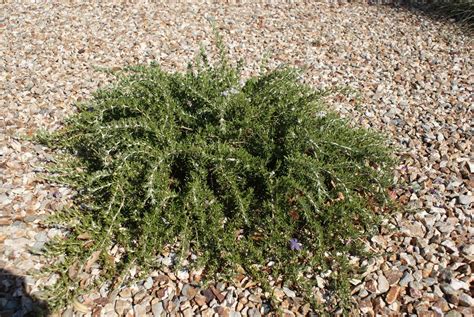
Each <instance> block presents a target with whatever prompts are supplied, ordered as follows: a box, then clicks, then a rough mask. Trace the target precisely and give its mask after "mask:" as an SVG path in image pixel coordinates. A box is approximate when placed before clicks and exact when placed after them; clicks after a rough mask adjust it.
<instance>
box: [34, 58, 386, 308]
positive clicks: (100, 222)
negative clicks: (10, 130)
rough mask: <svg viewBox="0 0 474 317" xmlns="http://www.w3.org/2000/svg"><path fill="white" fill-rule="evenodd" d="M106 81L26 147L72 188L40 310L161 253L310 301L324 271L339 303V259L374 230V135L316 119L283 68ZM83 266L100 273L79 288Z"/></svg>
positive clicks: (377, 159) (380, 170)
mask: <svg viewBox="0 0 474 317" xmlns="http://www.w3.org/2000/svg"><path fill="white" fill-rule="evenodd" d="M222 56H224V55H222ZM118 77H119V78H118V81H117V83H116V84H115V85H112V86H110V87H107V88H105V89H103V90H100V91H98V92H97V93H95V95H94V97H93V98H92V99H91V100H90V101H88V102H87V103H85V104H83V105H81V106H80V112H79V113H77V114H76V115H74V116H72V117H71V118H70V119H69V120H68V121H67V123H66V124H65V126H64V128H63V129H61V130H60V131H58V132H56V133H54V134H52V135H45V136H42V137H40V139H41V140H42V141H43V142H45V143H46V144H49V145H50V146H51V147H52V148H54V149H56V150H57V151H58V153H62V154H61V156H62V157H61V158H60V159H59V160H58V161H59V163H57V164H56V165H55V166H54V167H53V168H52V169H51V172H53V173H55V174H56V176H57V177H56V179H57V180H59V181H61V182H64V183H65V184H68V185H69V186H71V187H72V188H74V189H76V191H77V195H76V196H75V197H74V200H75V204H74V206H73V207H70V208H68V209H67V210H64V211H63V212H61V213H58V214H56V215H55V217H54V218H53V220H52V222H53V223H54V224H56V225H57V224H62V225H65V226H66V228H68V229H69V232H70V234H69V235H68V237H67V238H66V239H57V240H56V241H55V242H53V243H52V244H50V246H49V252H50V253H49V254H50V255H51V256H55V255H57V256H61V258H62V260H61V261H60V262H58V263H57V264H56V265H55V266H52V267H51V268H50V269H51V271H53V272H56V273H58V274H59V276H60V278H59V280H58V283H56V285H55V286H54V288H53V289H52V290H51V294H54V295H52V297H54V298H51V302H52V303H55V304H56V305H64V304H65V303H66V302H67V301H69V300H71V299H72V298H73V297H75V296H77V295H79V294H82V293H85V292H86V291H87V289H88V288H90V287H93V286H94V285H95V286H97V285H99V284H101V283H102V282H104V281H106V280H109V281H110V280H112V281H114V284H113V285H112V286H111V287H113V286H114V285H115V286H117V285H119V284H120V283H122V282H123V281H126V280H127V279H128V278H129V277H128V276H127V274H128V273H129V270H128V269H129V268H130V267H131V266H132V265H138V266H139V270H140V271H141V272H144V273H146V272H147V271H148V272H149V270H150V269H152V268H159V267H160V262H159V261H158V260H157V259H158V257H159V255H160V254H161V252H163V250H164V249H167V250H170V249H172V250H174V251H176V252H177V254H179V258H178V261H177V266H178V267H179V265H180V264H183V263H185V262H189V264H188V265H189V266H190V267H199V268H204V274H205V277H206V278H208V279H216V278H219V279H221V278H224V279H225V278H229V277H232V276H233V275H234V274H237V272H244V271H245V274H247V275H249V276H251V277H252V278H254V279H255V280H257V281H259V282H261V283H262V284H263V286H264V287H268V285H269V281H270V280H271V279H273V280H274V281H275V280H278V279H280V280H281V281H283V283H285V284H286V285H290V286H291V287H294V288H295V289H297V290H299V291H300V293H301V294H302V295H303V296H305V297H306V298H307V299H310V300H314V296H313V287H315V285H316V279H315V278H314V277H315V274H319V273H322V272H326V273H327V272H329V273H328V274H329V278H328V279H329V280H330V281H331V283H332V284H331V285H329V286H328V289H331V290H334V291H335V292H334V294H335V295H334V299H335V303H336V304H335V305H334V306H327V307H326V308H329V309H333V308H337V306H338V305H339V306H341V305H345V304H347V299H348V296H349V286H348V282H347V280H348V274H350V266H349V265H348V264H347V263H348V256H349V255H355V254H360V253H361V252H363V248H362V245H361V241H362V239H363V238H364V237H365V236H367V235H370V234H371V232H373V230H376V229H377V225H378V224H379V216H378V215H377V212H376V211H377V210H380V209H381V208H383V207H384V206H386V203H387V196H386V188H387V187H388V186H390V184H391V179H392V178H391V174H390V169H391V165H392V161H391V159H390V151H389V149H388V148H387V147H386V146H385V142H384V139H383V138H382V137H381V136H379V135H377V134H375V133H373V132H370V131H368V130H365V129H361V128H354V127H350V125H349V124H348V122H346V121H344V120H342V119H340V118H339V117H338V116H337V115H336V114H334V113H332V112H331V111H329V110H328V109H327V108H326V107H325V106H324V105H323V104H322V102H321V100H320V97H321V95H320V93H319V92H318V91H315V90H313V89H312V88H310V87H308V86H306V85H304V84H302V83H301V82H300V80H299V72H298V71H297V70H294V69H289V68H282V69H277V70H274V71H270V72H267V73H265V74H262V75H260V76H258V77H254V78H250V79H249V80H247V81H245V82H244V81H242V79H241V77H240V74H239V69H238V68H235V67H233V66H231V65H229V64H228V63H227V61H226V59H225V57H222V58H221V60H220V61H219V62H218V63H215V64H210V63H208V62H207V58H206V57H205V55H204V54H202V55H201V58H198V59H197V61H196V62H195V63H194V65H193V66H190V67H189V70H188V71H187V72H186V73H184V74H182V73H167V72H164V71H162V70H161V69H160V67H159V66H157V65H150V66H138V67H132V68H129V69H127V70H126V71H125V72H122V73H120V74H119V75H118ZM117 248H118V249H117ZM117 250H118V251H117ZM191 253H192V254H194V255H195V256H193V257H190V254H191ZM114 256H115V257H119V260H114ZM185 259H186V261H185V262H183V261H184V260H185ZM269 262H271V264H272V265H271V266H270V265H268V263H269ZM91 263H93V264H94V265H96V266H97V265H98V266H100V274H99V275H98V276H97V277H96V278H95V280H92V279H91V278H90V276H89V275H88V274H86V275H85V276H86V277H88V280H87V281H84V279H82V280H81V276H84V273H87V271H90V269H91V267H92V264H91ZM71 268H72V270H71ZM71 271H72V272H71ZM331 272H332V273H331ZM313 303H315V302H314V301H313ZM315 305H316V303H315Z"/></svg>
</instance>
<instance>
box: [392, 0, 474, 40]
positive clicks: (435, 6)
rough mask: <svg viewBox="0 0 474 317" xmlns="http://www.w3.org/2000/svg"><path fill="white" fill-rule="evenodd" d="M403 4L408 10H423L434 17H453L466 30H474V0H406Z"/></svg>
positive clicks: (470, 32)
mask: <svg viewBox="0 0 474 317" xmlns="http://www.w3.org/2000/svg"><path fill="white" fill-rule="evenodd" d="M401 5H402V6H403V7H405V8H407V9H408V10H412V11H416V12H422V13H423V14H425V15H427V16H429V17H430V18H432V19H442V20H448V19H452V20H453V21H455V22H456V23H458V24H459V25H460V26H461V27H462V28H463V29H464V30H465V31H466V32H468V33H469V34H472V32H473V31H474V1H472V0H431V1H426V0H405V1H401Z"/></svg>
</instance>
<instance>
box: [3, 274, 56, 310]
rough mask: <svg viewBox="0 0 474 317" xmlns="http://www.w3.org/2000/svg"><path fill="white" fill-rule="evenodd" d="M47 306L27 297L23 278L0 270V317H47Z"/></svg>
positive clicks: (38, 300) (36, 299) (34, 298)
mask: <svg viewBox="0 0 474 317" xmlns="http://www.w3.org/2000/svg"><path fill="white" fill-rule="evenodd" d="M49 313H50V311H49V307H48V304H47V303H46V302H44V301H42V300H40V299H38V298H36V297H35V296H33V295H29V294H28V291H27V287H26V282H25V278H24V277H22V276H18V275H15V274H13V273H12V272H10V271H9V270H6V269H2V268H0V316H2V317H3V316H5V317H7V316H18V317H20V316H22V317H23V316H25V317H40V316H49Z"/></svg>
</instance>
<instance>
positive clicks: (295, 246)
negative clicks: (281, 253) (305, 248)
mask: <svg viewBox="0 0 474 317" xmlns="http://www.w3.org/2000/svg"><path fill="white" fill-rule="evenodd" d="M290 249H291V250H296V251H299V250H301V243H299V242H298V239H296V238H293V239H290Z"/></svg>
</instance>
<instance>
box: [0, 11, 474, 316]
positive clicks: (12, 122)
mask: <svg viewBox="0 0 474 317" xmlns="http://www.w3.org/2000/svg"><path fill="white" fill-rule="evenodd" d="M0 12H1V14H2V15H3V16H1V17H0V29H1V34H2V36H1V42H2V44H1V47H0V49H1V51H0V63H1V64H0V70H1V81H0V83H1V89H0V185H1V186H0V268H1V269H0V315H1V316H23V315H25V314H27V313H28V312H30V311H31V310H32V309H33V307H34V306H35V303H34V302H33V299H32V298H30V297H29V296H28V294H30V295H31V296H35V295H38V294H37V292H38V290H39V288H38V287H39V285H41V284H48V283H51V282H52V281H53V280H54V278H55V277H54V276H52V277H50V278H48V279H40V280H37V279H35V278H33V277H32V276H33V274H34V272H36V271H38V270H39V269H40V268H41V267H42V266H43V265H44V264H45V263H46V261H47V259H45V258H43V257H41V256H40V255H37V253H38V251H40V250H41V248H42V247H43V245H44V243H45V242H46V241H48V239H50V238H51V237H53V236H55V235H58V234H62V233H61V231H60V230H58V229H45V228H44V227H43V226H41V223H42V221H43V219H44V217H45V216H46V215H47V214H48V213H50V212H52V211H54V210H57V209H58V208H60V206H62V205H64V204H67V203H69V202H68V199H67V197H68V195H69V191H68V189H66V188H58V187H54V186H51V185H48V184H45V183H44V182H42V181H41V180H39V179H38V177H37V174H38V172H41V164H42V162H45V161H47V160H50V159H51V153H48V152H47V150H46V149H45V148H43V147H41V146H37V145H34V144H32V143H31V142H28V141H25V139H24V136H25V135H26V136H27V135H31V134H32V133H34V132H35V131H36V130H37V129H48V130H53V129H57V128H58V127H59V126H60V124H61V121H62V120H63V119H64V118H65V116H67V115H68V114H71V113H72V112H73V111H74V106H73V103H74V102H75V101H78V100H81V99H84V98H87V97H88V96H90V94H91V92H92V91H94V90H95V89H96V88H97V87H99V86H101V85H104V84H105V83H107V82H108V81H109V80H110V78H109V77H108V76H107V75H106V74H105V73H100V72H97V71H96V68H97V67H99V68H101V67H112V68H114V67H118V68H120V67H123V66H125V65H130V64H136V63H144V62H149V61H152V60H155V61H157V62H159V63H160V64H161V65H163V67H164V68H165V69H167V70H173V71H176V70H184V69H185V67H186V62H187V61H189V60H190V59H191V58H192V57H193V56H194V55H195V53H196V52H197V49H198V48H199V43H201V42H203V43H204V44H205V45H209V44H210V39H212V27H211V25H210V23H209V20H211V21H215V22H216V23H217V25H218V26H219V28H220V30H221V34H222V35H223V36H224V38H225V41H226V44H227V45H228V46H229V47H230V51H231V57H233V58H243V59H244V60H245V61H246V62H247V65H248V66H249V67H248V68H247V69H246V72H247V74H250V73H251V71H252V70H255V69H258V65H259V61H260V60H261V57H262V56H263V55H264V53H266V52H269V53H270V55H269V56H270V60H269V66H276V65H280V64H282V63H287V64H290V65H296V66H303V65H309V66H310V67H309V68H308V71H307V73H306V75H305V78H306V79H307V80H308V81H309V82H310V83H312V84H313V85H315V86H317V87H352V88H353V89H354V92H349V94H345V95H344V94H342V93H337V92H335V93H333V94H331V96H330V97H328V99H329V102H331V104H332V105H333V106H334V107H335V108H336V109H337V110H338V111H339V112H340V113H341V114H342V115H344V116H346V117H349V118H351V120H353V122H354V123H356V124H362V125H366V126H372V127H374V128H375V129H378V130H381V131H383V132H385V133H386V134H387V135H388V136H389V137H390V138H391V139H392V140H393V146H396V147H397V148H398V149H399V150H398V153H399V156H400V157H401V164H400V166H399V168H398V170H397V178H399V184H400V185H399V187H398V188H397V189H395V190H394V193H393V195H394V198H396V199H397V200H399V201H400V202H401V203H402V204H403V205H404V206H405V209H406V210H408V212H407V213H405V214H403V215H402V214H395V215H394V216H393V217H391V219H390V220H389V224H388V227H389V228H390V227H391V228H393V229H394V230H386V231H384V232H381V233H380V235H378V236H375V237H374V238H373V239H372V241H370V247H371V248H373V249H376V250H379V251H382V255H380V256H378V257H375V258H374V259H371V260H370V261H365V262H363V263H358V265H360V266H364V267H366V273H365V274H364V275H363V277H362V278H361V279H353V280H352V284H353V294H354V301H355V303H356V307H357V309H358V311H359V312H360V314H361V315H367V316H374V315H375V314H378V315H383V316H389V315H394V316H396V315H401V314H404V313H406V314H408V315H419V316H443V315H445V316H451V317H454V316H472V315H474V311H473V306H474V300H473V297H472V296H473V288H472V286H473V285H472V283H473V278H472V269H473V261H474V244H473V242H474V241H473V240H474V239H473V237H474V235H473V233H474V230H473V227H472V225H471V224H472V217H473V214H472V209H471V208H472V206H473V200H474V199H473V192H472V188H473V185H474V177H473V171H474V156H473V154H472V153H473V152H472V140H473V137H472V135H473V134H472V132H473V125H472V118H473V110H474V106H473V104H474V103H473V101H474V100H473V87H474V85H473V84H474V77H473V76H472V74H473V60H472V57H473V56H472V52H473V51H474V50H473V47H472V38H470V37H467V36H466V35H465V34H464V33H462V32H460V31H459V30H458V29H457V27H456V26H455V25H451V24H449V23H444V22H438V21H433V20H430V19H428V18H426V17H423V16H417V15H415V14H414V13H413V12H408V11H405V10H403V9H396V8H391V7H384V6H370V5H363V4H350V5H341V6H330V5H328V4H324V3H310V4H281V5H263V4H250V3H246V4H242V5H211V4H205V5H198V4H189V3H188V4H177V5H173V6H168V5H162V4H147V5H139V4H137V5H131V4H128V5H118V4H80V3H79V2H78V3H76V4H67V5H66V4H60V3H52V2H47V3H41V4H19V3H9V4H2V5H1V10H0ZM356 92H358V93H356ZM171 256H172V255H169V257H168V258H167V257H165V258H164V260H165V261H170V258H171ZM355 261H356V262H357V259H355ZM9 274H16V275H17V278H13V277H11V278H10V275H9ZM198 279H199V275H198V274H190V273H189V272H185V271H183V272H181V273H180V274H177V275H175V274H173V273H171V272H170V271H167V270H164V271H162V272H155V273H153V274H152V275H151V276H150V277H149V278H147V279H146V280H145V281H143V283H137V284H136V285H132V286H131V287H126V288H123V289H121V290H120V291H119V293H118V294H112V295H115V296H111V294H107V291H106V289H105V288H104V289H102V290H101V292H98V293H97V294H91V295H90V296H88V297H87V298H84V299H83V300H84V303H85V304H87V305H88V307H89V311H88V312H87V313H81V312H79V311H78V310H77V309H78V308H79V310H80V308H81V307H75V308H74V307H73V306H71V307H69V308H68V309H67V310H66V311H64V312H63V313H62V316H92V315H93V316H145V315H150V316H161V315H163V314H171V315H176V314H179V315H184V316H191V315H198V314H201V315H202V316H213V315H215V314H217V315H219V316H242V315H249V316H260V315H265V314H267V313H268V309H269V306H268V304H266V302H265V299H264V295H265V294H262V290H261V289H260V288H259V287H258V285H253V283H251V281H248V280H247V279H246V277H244V276H243V277H242V279H241V280H240V281H236V282H237V283H236V285H235V286H229V285H224V284H217V285H215V286H213V287H211V288H209V289H199V288H195V287H194V286H193V285H194V283H195V282H196V281H197V280H198ZM22 283H23V284H24V287H23V288H22V287H20V286H21V285H18V284H22ZM276 294H278V295H279V297H280V299H281V307H282V309H283V310H284V314H285V315H286V316H294V315H305V314H307V313H308V305H305V303H304V302H302V300H301V299H300V298H298V297H297V294H295V293H294V292H293V291H292V290H290V289H277V290H276ZM320 295H321V297H323V295H324V285H321V294H320ZM107 296H108V299H109V301H107V300H105V301H104V300H102V298H103V297H107ZM76 306H77V305H76Z"/></svg>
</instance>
